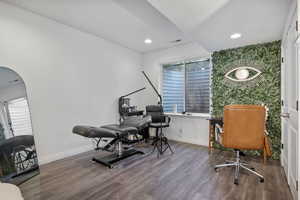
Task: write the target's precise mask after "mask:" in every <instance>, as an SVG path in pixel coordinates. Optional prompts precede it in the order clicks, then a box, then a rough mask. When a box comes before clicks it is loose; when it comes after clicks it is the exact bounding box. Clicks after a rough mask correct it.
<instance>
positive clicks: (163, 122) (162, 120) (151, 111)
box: [146, 105, 173, 157]
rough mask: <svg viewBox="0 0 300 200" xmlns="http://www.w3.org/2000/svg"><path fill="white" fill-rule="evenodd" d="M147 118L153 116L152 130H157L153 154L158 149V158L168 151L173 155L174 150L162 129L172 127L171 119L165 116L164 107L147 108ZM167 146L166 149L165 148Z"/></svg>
mask: <svg viewBox="0 0 300 200" xmlns="http://www.w3.org/2000/svg"><path fill="white" fill-rule="evenodd" d="M146 114H147V116H151V121H152V122H151V123H150V124H149V127H150V128H155V129H156V130H155V131H156V135H155V138H154V141H153V145H154V148H153V152H154V151H155V149H157V157H159V155H162V154H163V153H164V152H165V151H166V150H167V149H170V151H171V152H172V153H173V150H172V148H171V146H170V144H169V142H168V138H167V137H165V136H164V134H163V131H162V129H163V128H167V127H169V126H170V121H171V118H170V117H169V116H167V115H164V112H163V107H162V106H161V105H149V106H146ZM164 146H165V148H164Z"/></svg>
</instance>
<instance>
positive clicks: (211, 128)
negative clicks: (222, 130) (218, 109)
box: [207, 117, 223, 150]
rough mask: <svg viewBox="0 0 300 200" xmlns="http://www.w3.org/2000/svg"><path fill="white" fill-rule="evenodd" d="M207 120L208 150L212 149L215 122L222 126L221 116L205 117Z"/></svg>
mask: <svg viewBox="0 0 300 200" xmlns="http://www.w3.org/2000/svg"><path fill="white" fill-rule="evenodd" d="M207 120H208V121H209V139H208V140H209V141H208V148H209V150H212V149H213V142H214V140H215V130H216V124H219V125H220V126H223V117H211V118H208V119H207Z"/></svg>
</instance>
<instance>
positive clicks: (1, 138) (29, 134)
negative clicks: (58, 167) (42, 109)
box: [0, 67, 39, 185]
mask: <svg viewBox="0 0 300 200" xmlns="http://www.w3.org/2000/svg"><path fill="white" fill-rule="evenodd" d="M37 174H39V166H38V160H37V154H36V149H35V143H34V136H33V130H32V123H31V117H30V108H29V105H28V99H27V94H26V87H25V83H24V81H23V79H22V78H21V77H20V76H19V75H18V74H17V73H16V72H14V71H12V70H10V69H8V68H5V67H0V181H1V182H4V183H12V184H15V185H20V184H22V183H24V182H26V181H28V180H29V179H31V178H33V177H34V176H36V175H37Z"/></svg>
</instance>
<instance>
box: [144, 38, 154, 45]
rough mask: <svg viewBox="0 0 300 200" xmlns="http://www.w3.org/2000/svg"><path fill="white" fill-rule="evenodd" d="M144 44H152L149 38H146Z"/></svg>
mask: <svg viewBox="0 0 300 200" xmlns="http://www.w3.org/2000/svg"><path fill="white" fill-rule="evenodd" d="M144 42H145V44H151V43H152V40H151V39H150V38H147V39H145V41H144Z"/></svg>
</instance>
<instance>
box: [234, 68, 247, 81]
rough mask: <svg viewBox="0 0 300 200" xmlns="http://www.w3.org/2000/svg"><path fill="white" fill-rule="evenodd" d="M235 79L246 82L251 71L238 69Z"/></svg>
mask: <svg viewBox="0 0 300 200" xmlns="http://www.w3.org/2000/svg"><path fill="white" fill-rule="evenodd" d="M235 77H236V78H237V79H238V80H246V79H247V78H248V77H249V70H248V69H245V68H241V69H237V70H236V71H235Z"/></svg>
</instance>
